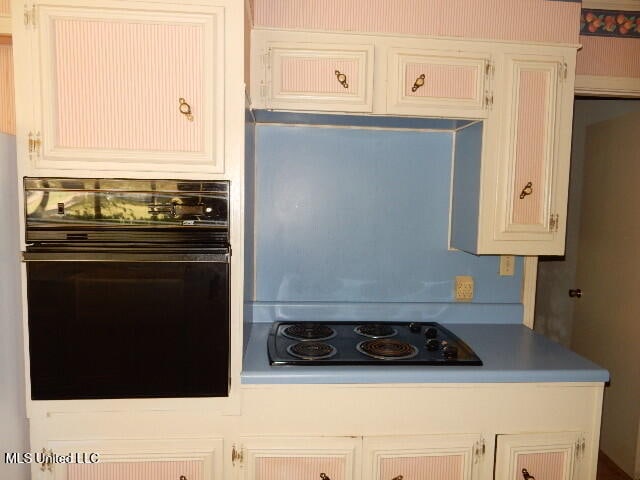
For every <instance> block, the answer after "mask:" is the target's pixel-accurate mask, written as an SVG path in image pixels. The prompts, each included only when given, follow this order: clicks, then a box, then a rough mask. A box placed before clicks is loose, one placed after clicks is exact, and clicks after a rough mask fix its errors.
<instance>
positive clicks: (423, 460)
mask: <svg viewBox="0 0 640 480" xmlns="http://www.w3.org/2000/svg"><path fill="white" fill-rule="evenodd" d="M463 465H464V457H463V456H462V455H443V456H420V457H392V458H383V459H382V460H381V462H380V474H379V476H378V478H380V479H385V480H386V479H392V478H395V477H397V476H398V475H402V477H403V478H405V479H407V480H433V479H438V480H462V475H463Z"/></svg>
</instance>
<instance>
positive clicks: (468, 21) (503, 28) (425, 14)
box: [254, 0, 580, 43]
mask: <svg viewBox="0 0 640 480" xmlns="http://www.w3.org/2000/svg"><path fill="white" fill-rule="evenodd" d="M254 21H255V25H256V26H257V27H277V28H291V29H304V30H333V31H355V32H370V33H396V34H408V35H435V36H451V37H468V38H487V39H501V40H532V41H547V42H564V43H577V42H578V32H579V30H580V3H579V2H550V1H546V0H518V1H513V0H486V1H482V2H478V1H476V0H420V1H418V0H394V1H392V2H391V1H389V0H366V1H365V0H255V20H254Z"/></svg>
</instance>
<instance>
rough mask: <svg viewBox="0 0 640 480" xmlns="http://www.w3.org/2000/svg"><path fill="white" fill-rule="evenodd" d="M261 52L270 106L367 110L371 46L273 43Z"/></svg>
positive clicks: (371, 85)
mask: <svg viewBox="0 0 640 480" xmlns="http://www.w3.org/2000/svg"><path fill="white" fill-rule="evenodd" d="M264 55H265V56H266V58H265V59H264V62H265V66H266V68H267V72H266V77H267V84H266V85H265V88H266V89H267V91H268V92H269V93H268V97H267V98H268V100H267V102H268V103H267V106H268V107H269V108H276V109H288V110H340V111H345V112H346V111H348V112H370V111H371V96H372V87H373V75H372V63H373V46H371V45H346V46H342V45H323V44H278V43H274V44H269V45H268V47H267V52H266V53H265V54H264Z"/></svg>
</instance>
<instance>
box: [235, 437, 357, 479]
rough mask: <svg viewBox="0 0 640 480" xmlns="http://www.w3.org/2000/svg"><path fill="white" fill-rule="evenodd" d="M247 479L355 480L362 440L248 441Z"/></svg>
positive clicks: (244, 453) (245, 451)
mask: <svg viewBox="0 0 640 480" xmlns="http://www.w3.org/2000/svg"><path fill="white" fill-rule="evenodd" d="M242 445H243V447H242V458H243V459H244V460H243V464H244V465H243V467H244V475H245V476H244V479H245V480H281V479H289V478H290V479H298V478H300V479H309V480H314V479H317V480H353V479H355V478H358V477H357V474H358V473H359V470H358V468H359V465H360V447H361V440H360V439H359V438H343V437H334V438H331V437H323V438H245V439H243V441H242Z"/></svg>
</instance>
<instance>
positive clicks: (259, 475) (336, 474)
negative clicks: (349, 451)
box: [255, 457, 351, 480]
mask: <svg viewBox="0 0 640 480" xmlns="http://www.w3.org/2000/svg"><path fill="white" fill-rule="evenodd" d="M346 468H347V467H346V460H345V458H344V457H260V458H258V459H257V460H256V476H255V480H285V479H291V480H294V479H301V480H302V479H305V480H306V479H314V480H316V479H320V474H321V473H324V474H325V475H327V476H328V477H329V478H330V479H331V480H347V478H351V475H347V472H346Z"/></svg>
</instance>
